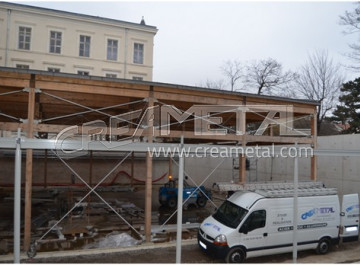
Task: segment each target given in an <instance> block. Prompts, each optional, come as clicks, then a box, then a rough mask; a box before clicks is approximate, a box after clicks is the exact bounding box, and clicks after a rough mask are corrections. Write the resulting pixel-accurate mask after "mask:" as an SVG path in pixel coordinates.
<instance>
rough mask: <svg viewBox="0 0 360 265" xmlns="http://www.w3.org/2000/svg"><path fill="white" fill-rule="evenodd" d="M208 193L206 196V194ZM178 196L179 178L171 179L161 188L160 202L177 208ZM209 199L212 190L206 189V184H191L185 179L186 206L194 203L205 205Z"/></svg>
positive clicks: (184, 197)
mask: <svg viewBox="0 0 360 265" xmlns="http://www.w3.org/2000/svg"><path fill="white" fill-rule="evenodd" d="M205 194H206V196H205ZM177 197H178V180H177V179H176V180H173V179H169V182H167V183H166V184H165V185H164V186H163V187H160V189H159V202H160V204H161V205H162V206H167V207H169V208H175V207H176V206H177ZM208 199H211V191H210V190H207V189H205V187H204V186H200V187H199V188H197V187H195V186H191V185H189V184H188V183H187V182H186V181H185V180H184V189H183V201H184V202H185V201H186V203H185V206H187V205H190V204H194V205H196V206H198V207H205V205H206V203H207V201H208Z"/></svg>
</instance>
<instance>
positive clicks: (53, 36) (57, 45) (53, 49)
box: [50, 31, 62, 54]
mask: <svg viewBox="0 0 360 265" xmlns="http://www.w3.org/2000/svg"><path fill="white" fill-rule="evenodd" d="M61 39H62V33H61V32H58V31H50V53H58V54H60V53H61Z"/></svg>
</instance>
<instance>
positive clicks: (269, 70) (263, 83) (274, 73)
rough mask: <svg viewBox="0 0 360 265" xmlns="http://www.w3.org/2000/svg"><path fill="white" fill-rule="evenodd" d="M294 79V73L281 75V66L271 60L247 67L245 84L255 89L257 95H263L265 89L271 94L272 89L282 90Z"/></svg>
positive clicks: (255, 62) (289, 72) (253, 63)
mask: <svg viewBox="0 0 360 265" xmlns="http://www.w3.org/2000/svg"><path fill="white" fill-rule="evenodd" d="M294 78H295V74H294V73H292V72H291V71H287V72H285V73H283V70H282V65H281V64H280V63H279V62H277V61H276V60H274V59H272V58H269V59H266V60H260V61H253V62H252V63H250V64H249V65H248V66H247V73H246V84H247V85H248V86H249V87H250V88H253V89H256V90H257V94H258V95H260V94H263V92H264V90H265V89H266V90H267V93H268V94H271V93H272V90H273V89H275V88H276V89H281V88H283V86H284V85H286V84H288V83H289V82H290V81H292V80H294Z"/></svg>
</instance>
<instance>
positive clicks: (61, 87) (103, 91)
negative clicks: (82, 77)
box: [37, 81, 148, 98]
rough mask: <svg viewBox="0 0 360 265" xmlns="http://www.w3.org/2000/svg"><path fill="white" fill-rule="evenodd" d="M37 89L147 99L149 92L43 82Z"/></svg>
mask: <svg viewBox="0 0 360 265" xmlns="http://www.w3.org/2000/svg"><path fill="white" fill-rule="evenodd" d="M37 87H38V88H40V89H41V90H49V91H65V92H78V93H88V94H96V95H111V96H122V97H133V98H146V97H147V96H148V92H147V91H141V90H134V89H129V88H114V87H108V86H102V87H101V86H88V85H81V84H69V83H50V82H41V81H39V84H37Z"/></svg>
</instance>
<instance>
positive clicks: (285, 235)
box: [198, 188, 359, 263]
mask: <svg viewBox="0 0 360 265" xmlns="http://www.w3.org/2000/svg"><path fill="white" fill-rule="evenodd" d="M298 194H299V195H298V196H299V197H298V226H297V227H298V232H297V242H298V243H297V246H298V250H305V249H316V250H317V252H318V253H319V254H325V253H327V252H328V250H329V248H330V245H331V244H334V243H338V242H339V239H340V238H343V241H351V240H358V235H359V232H358V231H359V229H358V228H359V198H358V194H349V195H345V196H344V198H343V203H342V208H341V209H340V202H339V197H338V195H337V192H336V189H327V188H316V189H299V191H298ZM293 196H294V195H293V190H292V191H287V190H272V191H265V190H262V191H260V190H259V191H255V192H250V191H238V192H236V193H234V194H233V195H232V196H231V197H230V198H228V199H227V200H226V201H225V202H224V203H223V204H222V205H221V206H220V207H219V208H218V210H217V211H216V212H215V213H214V214H213V215H212V216H209V217H208V218H206V219H205V220H204V221H203V223H202V224H201V225H200V229H199V233H198V243H199V246H200V247H201V249H203V250H204V251H205V252H206V253H208V254H210V255H214V256H217V257H220V258H225V261H226V262H228V263H233V262H236V263H238V262H242V261H244V260H245V258H249V257H257V256H264V255H271V254H278V253H286V252H292V250H293V213H294V212H293V208H294V199H293Z"/></svg>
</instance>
